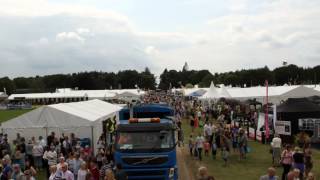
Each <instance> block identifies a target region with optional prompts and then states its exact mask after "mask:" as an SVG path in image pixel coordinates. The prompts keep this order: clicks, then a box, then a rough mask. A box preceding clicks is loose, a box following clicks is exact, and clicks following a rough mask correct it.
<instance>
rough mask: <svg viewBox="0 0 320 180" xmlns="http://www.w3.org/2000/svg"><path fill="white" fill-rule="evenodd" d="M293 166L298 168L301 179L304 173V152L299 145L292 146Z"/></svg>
mask: <svg viewBox="0 0 320 180" xmlns="http://www.w3.org/2000/svg"><path fill="white" fill-rule="evenodd" d="M293 168H296V169H299V170H300V179H303V174H304V168H305V167H304V154H303V152H302V151H301V149H300V148H299V147H295V148H294V153H293Z"/></svg>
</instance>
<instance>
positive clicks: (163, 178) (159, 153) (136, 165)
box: [114, 104, 178, 180]
mask: <svg viewBox="0 0 320 180" xmlns="http://www.w3.org/2000/svg"><path fill="white" fill-rule="evenodd" d="M173 116H174V110H173V109H172V108H170V107H169V106H165V105H160V104H142V105H136V106H134V107H133V108H131V109H130V108H125V109H122V110H121V111H120V112H119V119H120V124H118V125H117V128H116V133H115V134H116V138H115V139H116V140H115V153H114V157H115V163H116V164H121V165H122V168H123V169H124V170H125V172H126V173H127V175H128V179H140V180H151V179H152V180H177V179H178V169H177V159H176V141H175V130H176V126H175V124H174V122H173Z"/></svg>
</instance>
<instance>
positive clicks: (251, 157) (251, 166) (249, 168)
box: [183, 123, 320, 180]
mask: <svg viewBox="0 0 320 180" xmlns="http://www.w3.org/2000/svg"><path fill="white" fill-rule="evenodd" d="M183 129H184V135H185V142H186V143H187V142H188V137H189V135H190V133H191V128H190V126H189V125H188V123H184V125H183ZM197 132H200V129H197V130H196V133H197ZM249 146H250V148H251V152H250V153H249V154H247V159H246V160H242V161H239V160H238V159H239V156H238V153H234V152H232V153H231V155H230V157H229V164H228V166H227V167H224V166H223V164H224V162H223V160H222V158H221V154H220V152H218V153H217V159H215V160H214V159H213V158H212V156H209V157H204V158H203V161H202V162H200V161H199V160H197V159H195V158H194V157H191V156H190V155H188V152H185V153H184V154H185V159H186V162H187V165H188V166H189V168H188V169H190V170H191V171H193V174H196V173H197V169H198V167H199V166H202V165H203V166H206V167H207V168H208V170H209V174H210V175H213V176H214V177H215V178H216V179H218V180H235V179H237V180H238V179H239V180H242V179H243V180H251V179H252V180H256V179H259V177H260V176H261V175H263V174H266V170H267V169H268V167H270V166H272V158H271V154H270V153H269V146H268V145H262V144H260V143H258V142H253V141H250V142H249ZM185 147H187V146H185ZM185 151H188V150H187V148H185ZM313 159H314V167H313V170H312V171H313V172H314V173H315V174H316V177H320V152H319V151H318V150H314V151H313ZM276 169H277V175H278V176H279V177H280V178H281V174H282V167H277V168H276Z"/></svg>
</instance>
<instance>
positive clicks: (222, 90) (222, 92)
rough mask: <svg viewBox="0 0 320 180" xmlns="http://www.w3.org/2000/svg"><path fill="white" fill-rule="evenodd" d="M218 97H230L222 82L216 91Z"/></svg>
mask: <svg viewBox="0 0 320 180" xmlns="http://www.w3.org/2000/svg"><path fill="white" fill-rule="evenodd" d="M218 95H219V98H230V97H231V95H230V94H229V92H228V91H227V89H226V87H225V86H224V85H223V84H222V85H221V86H220V90H219V91H218Z"/></svg>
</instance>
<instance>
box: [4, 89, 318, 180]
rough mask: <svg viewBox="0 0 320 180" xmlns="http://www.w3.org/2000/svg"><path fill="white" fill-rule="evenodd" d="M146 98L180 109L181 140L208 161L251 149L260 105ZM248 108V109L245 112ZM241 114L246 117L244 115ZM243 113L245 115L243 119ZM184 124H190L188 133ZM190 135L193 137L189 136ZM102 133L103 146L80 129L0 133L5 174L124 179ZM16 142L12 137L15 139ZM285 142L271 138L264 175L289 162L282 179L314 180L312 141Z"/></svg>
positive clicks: (21, 178) (272, 177) (205, 179)
mask: <svg viewBox="0 0 320 180" xmlns="http://www.w3.org/2000/svg"><path fill="white" fill-rule="evenodd" d="M143 101H144V102H145V103H166V104H168V105H170V106H171V107H173V108H174V110H175V123H176V125H177V129H178V130H177V134H178V146H183V147H184V146H186V147H187V149H188V152H189V154H190V156H191V157H192V158H193V159H196V160H198V161H202V160H203V157H206V158H208V157H210V158H212V160H213V161H214V160H215V159H216V158H217V154H218V153H221V156H220V157H221V158H222V159H223V161H224V166H226V167H228V166H229V160H230V159H229V158H230V155H231V154H236V155H237V157H238V160H239V161H245V160H246V156H247V153H249V152H250V147H249V146H248V137H247V129H246V128H247V125H248V124H244V123H243V122H245V121H246V122H250V123H253V124H254V123H256V121H257V113H256V111H248V112H243V110H242V109H241V108H239V107H236V106H235V105H233V104H231V103H230V104H229V103H228V102H227V101H221V102H219V103H217V102H209V103H202V102H199V101H197V100H194V99H185V97H183V96H177V95H172V94H161V95H159V94H154V95H152V94H147V95H146V96H144V98H143ZM243 114H245V115H244V116H243ZM240 115H241V118H240ZM239 119H240V120H239ZM183 126H190V129H191V132H190V134H185V132H184V130H183V129H184V128H183ZM184 137H188V140H187V141H185V139H184ZM104 138H105V137H104V136H101V137H100V138H99V141H98V144H97V147H98V148H97V151H96V152H93V151H94V150H93V149H92V148H91V145H90V143H87V144H85V143H81V141H80V139H79V138H77V137H76V135H75V134H73V133H71V134H69V135H65V134H63V133H62V134H61V135H59V136H57V135H56V134H55V133H54V132H52V133H51V134H50V135H49V136H47V137H42V136H39V137H37V138H36V137H32V138H30V139H28V140H26V139H25V138H24V137H21V136H20V134H19V133H18V134H17V137H16V138H15V139H12V140H10V143H9V140H8V137H7V134H0V158H2V163H1V166H0V168H2V169H1V171H0V172H1V174H0V180H9V179H14V180H33V179H35V178H36V177H37V175H38V174H39V173H40V172H41V173H42V174H43V173H45V174H46V178H47V179H49V180H124V179H127V175H126V173H125V171H124V170H122V166H121V165H120V164H114V157H113V148H112V146H109V145H107V144H105V142H106V141H105V139H104ZM11 142H12V143H11ZM292 147H293V145H290V144H285V145H283V144H282V140H281V138H280V136H278V135H275V137H274V138H273V139H272V142H271V153H272V158H273V167H270V168H269V169H268V171H267V174H266V175H263V176H261V177H260V180H276V179H279V177H278V176H276V171H275V168H274V167H276V166H280V165H281V166H282V167H283V173H282V176H281V179H282V180H303V179H304V178H305V179H307V180H313V179H314V174H313V173H312V172H311V171H312V167H313V160H312V150H311V148H310V144H308V143H305V144H303V145H302V146H300V147H295V148H294V149H293V150H292ZM209 174H210V173H209V172H208V170H207V168H206V167H200V168H199V169H198V179H199V180H212V179H214V177H213V176H212V175H209Z"/></svg>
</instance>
